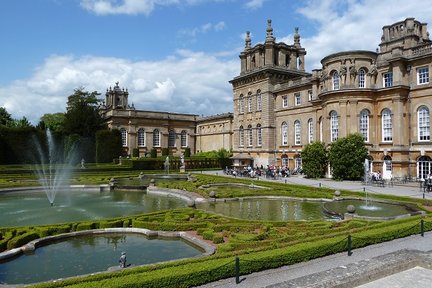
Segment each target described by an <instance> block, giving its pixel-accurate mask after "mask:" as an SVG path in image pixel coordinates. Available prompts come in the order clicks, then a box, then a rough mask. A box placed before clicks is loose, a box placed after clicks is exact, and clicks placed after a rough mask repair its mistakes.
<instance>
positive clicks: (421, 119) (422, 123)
mask: <svg viewBox="0 0 432 288" xmlns="http://www.w3.org/2000/svg"><path fill="white" fill-rule="evenodd" d="M417 120H418V140H419V141H430V116H429V109H428V108H427V107H426V106H421V107H420V108H419V109H418V111H417Z"/></svg>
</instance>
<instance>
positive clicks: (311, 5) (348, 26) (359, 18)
mask: <svg viewBox="0 0 432 288" xmlns="http://www.w3.org/2000/svg"><path fill="white" fill-rule="evenodd" d="M393 7H394V9H393ZM298 12H299V13H300V14H302V15H303V16H304V17H306V18H307V19H309V20H311V21H312V24H313V23H315V24H316V27H317V33H316V34H315V35H313V36H311V37H302V39H301V44H302V46H303V47H305V49H306V51H307V53H308V54H307V55H306V66H307V68H308V70H310V69H313V68H321V64H320V61H321V59H322V58H324V57H325V56H327V55H329V54H331V53H336V52H340V51H347V50H370V51H375V49H376V48H377V47H378V45H379V43H380V41H381V35H382V27H383V26H385V25H390V24H393V23H395V22H398V21H402V20H405V18H408V17H416V19H417V20H419V21H421V22H429V23H430V22H431V16H430V15H432V6H431V5H424V1H423V0H411V1H404V0H392V1H375V0H363V1H353V0H350V1H344V0H336V1H334V0H309V1H307V2H306V4H305V5H304V6H303V7H302V8H300V9H299V10H298ZM301 32H302V30H301V27H300V34H301ZM284 40H286V42H287V43H288V44H291V43H292V42H293V40H292V36H288V37H286V38H284ZM279 41H280V39H279Z"/></svg>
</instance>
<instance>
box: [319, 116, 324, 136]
mask: <svg viewBox="0 0 432 288" xmlns="http://www.w3.org/2000/svg"><path fill="white" fill-rule="evenodd" d="M318 123H319V139H320V141H321V142H323V138H324V137H323V119H322V117H320V118H319V122H318Z"/></svg>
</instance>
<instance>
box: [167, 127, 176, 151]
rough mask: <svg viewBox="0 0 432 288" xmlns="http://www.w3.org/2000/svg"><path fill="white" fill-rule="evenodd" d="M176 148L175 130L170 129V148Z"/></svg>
mask: <svg viewBox="0 0 432 288" xmlns="http://www.w3.org/2000/svg"><path fill="white" fill-rule="evenodd" d="M175 146H176V133H175V131H174V129H170V130H169V132H168V147H175Z"/></svg>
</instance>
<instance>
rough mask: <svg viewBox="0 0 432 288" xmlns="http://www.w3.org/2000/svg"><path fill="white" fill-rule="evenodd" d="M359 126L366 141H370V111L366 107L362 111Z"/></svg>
mask: <svg viewBox="0 0 432 288" xmlns="http://www.w3.org/2000/svg"><path fill="white" fill-rule="evenodd" d="M359 128H360V134H361V135H362V136H363V139H364V141H365V142H369V111H368V110H366V109H363V110H362V111H361V112H360V123H359Z"/></svg>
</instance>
